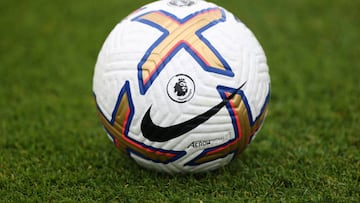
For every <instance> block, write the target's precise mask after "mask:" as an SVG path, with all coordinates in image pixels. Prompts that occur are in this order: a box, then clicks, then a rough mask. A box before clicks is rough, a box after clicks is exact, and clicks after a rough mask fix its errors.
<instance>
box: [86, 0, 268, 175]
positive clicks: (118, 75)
mask: <svg viewBox="0 0 360 203" xmlns="http://www.w3.org/2000/svg"><path fill="white" fill-rule="evenodd" d="M93 92H94V96H95V101H96V104H97V110H98V115H99V117H100V121H101V123H102V124H103V127H104V129H105V131H106V133H107V135H108V136H109V138H110V139H111V140H112V141H113V143H114V144H115V146H116V147H117V148H119V149H120V151H122V152H123V153H125V154H127V155H128V156H129V157H131V158H132V159H133V160H135V162H137V163H138V164H140V165H141V166H144V167H146V168H150V169H155V170H158V171H162V172H167V173H187V172H202V171H208V170H213V169H216V168H219V167H221V166H224V165H226V164H228V163H229V162H230V161H231V160H233V159H234V158H235V157H236V156H237V155H238V154H239V153H241V152H242V151H243V150H244V149H245V148H246V147H247V145H248V144H249V143H250V142H251V141H252V140H253V138H254V137H255V135H256V133H257V132H258V131H259V129H260V127H261V126H262V123H263V121H264V119H265V117H266V112H267V104H268V101H269V95H270V76H269V72H268V66H267V63H266V57H265V54H264V51H263V49H262V47H261V45H260V44H259V42H258V41H257V39H256V38H255V36H254V34H253V33H252V32H251V31H250V30H249V29H248V28H247V27H246V26H245V25H244V24H243V23H242V22H241V21H240V20H239V19H238V18H236V17H235V16H234V15H233V14H231V13H230V12H229V11H227V10H226V9H224V8H222V7H219V6H217V5H215V4H213V3H209V2H206V1H202V0H161V1H156V2H153V3H150V4H148V5H145V6H143V7H142V8H140V9H138V10H136V11H135V12H133V13H131V14H130V15H129V16H127V17H126V18H125V19H123V20H122V21H121V22H119V23H118V24H117V25H116V26H115V28H114V29H113V30H112V31H111V33H110V34H109V36H108V37H107V39H106V41H105V42H104V44H103V46H102V48H101V51H100V53H99V55H98V59H97V62H96V66H95V71H94V77H93Z"/></svg>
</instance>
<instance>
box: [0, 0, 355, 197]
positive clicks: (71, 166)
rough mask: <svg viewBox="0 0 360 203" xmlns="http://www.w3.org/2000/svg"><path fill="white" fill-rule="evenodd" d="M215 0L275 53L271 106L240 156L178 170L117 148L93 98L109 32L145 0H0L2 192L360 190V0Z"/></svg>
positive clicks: (323, 193) (321, 193)
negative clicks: (192, 171) (205, 168)
mask: <svg viewBox="0 0 360 203" xmlns="http://www.w3.org/2000/svg"><path fill="white" fill-rule="evenodd" d="M146 2H149V1H146ZM215 2H216V3H218V4H220V5H222V6H224V7H226V8H228V9H229V10H230V11H232V12H233V13H235V14H236V15H237V16H238V17H239V18H240V19H242V20H243V22H245V23H246V24H247V25H248V26H249V27H250V29H252V30H253V32H254V33H255V34H256V35H257V37H258V39H259V41H260V42H261V43H262V45H263V47H264V49H265V52H266V53H267V57H268V64H269V66H270V71H271V72H270V73H271V78H272V98H271V103H270V110H269V114H268V117H267V120H266V121H265V125H264V126H263V128H262V130H261V132H260V134H259V135H258V137H257V139H256V140H255V141H254V142H253V144H252V145H251V146H250V147H249V148H248V149H247V150H246V151H245V152H244V153H243V154H242V155H240V157H239V158H238V159H237V160H235V161H234V162H232V163H231V164H230V165H228V166H226V167H224V168H222V169H220V170H217V171H214V172H209V173H203V174H196V175H176V176H169V175H165V174H158V173H155V172H152V171H148V170H145V169H142V168H140V167H139V166H137V165H136V164H135V163H134V162H133V161H131V160H129V159H128V158H126V157H124V156H120V155H119V153H118V151H117V149H116V148H115V147H113V145H112V144H111V143H110V142H109V140H108V138H107V137H106V136H105V134H104V132H103V129H102V127H101V126H100V123H99V121H98V118H97V115H96V112H95V104H94V101H93V97H92V89H91V86H92V74H93V68H94V64H95V61H96V57H97V53H98V51H99V50H100V47H101V45H102V43H103V41H104V40H105V38H106V36H107V35H108V33H109V32H110V30H111V29H112V28H113V27H114V25H115V24H116V23H117V22H119V20H120V19H122V18H123V17H125V16H126V15H127V14H128V13H130V12H131V11H133V10H134V9H136V8H138V7H139V6H140V5H141V4H143V3H144V2H140V1H131V0H128V1H119V0H109V1H106V2H104V1H100V0H91V1H69V0H64V1H45V0H37V1H25V0H16V1H1V2H0V13H1V17H0V26H1V29H0V85H1V86H0V98H1V99H0V202H28V201H29V202H52V201H53V202H59V201H60V202H77V201H81V202H107V201H119V202H241V201H247V200H251V201H260V202H262V201H275V202H279V201H283V202H293V201H294V202H298V201H300V202H308V201H314V202H357V201H359V199H360V195H359V194H360V170H359V169H360V152H359V149H360V139H359V134H358V133H359V132H360V125H359V124H360V102H359V99H360V60H359V58H360V44H359V36H360V21H359V19H360V13H359V8H360V3H359V1H350V0H343V1H340V0H317V1H314V0H303V1H295V0H289V1H281V0H275V1H268V0H254V1H237V0H229V1H220V0H217V1H215Z"/></svg>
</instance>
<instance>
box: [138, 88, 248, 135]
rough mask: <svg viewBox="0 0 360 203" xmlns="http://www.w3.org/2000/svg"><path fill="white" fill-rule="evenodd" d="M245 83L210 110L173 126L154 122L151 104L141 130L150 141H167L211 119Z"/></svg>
mask: <svg viewBox="0 0 360 203" xmlns="http://www.w3.org/2000/svg"><path fill="white" fill-rule="evenodd" d="M245 84H246V82H244V83H243V84H242V85H241V86H240V87H239V88H237V89H236V90H235V91H234V92H233V93H232V94H231V95H230V96H228V97H227V98H225V99H224V100H223V101H222V102H220V103H219V104H217V105H216V106H214V107H212V108H211V109H209V110H208V111H206V112H204V113H202V114H200V115H198V116H196V117H194V118H192V119H190V120H187V121H185V122H182V123H179V124H176V125H173V126H168V127H161V126H158V125H156V124H154V123H153V121H152V119H151V117H150V110H151V106H150V107H149V109H148V110H147V112H146V113H145V115H144V117H143V119H142V122H141V131H142V133H143V136H144V137H145V138H147V139H148V140H150V141H154V142H166V141H169V140H171V139H174V138H177V137H179V136H181V135H183V134H185V133H187V132H189V131H191V130H193V129H195V128H196V127H198V126H199V125H201V124H202V123H204V122H205V121H207V120H209V119H210V118H211V117H212V116H214V115H215V114H216V113H217V112H219V111H220V109H221V108H222V107H224V106H225V105H226V104H227V103H228V102H229V100H231V99H232V98H233V97H234V96H235V94H236V93H237V92H238V91H239V90H240V89H241V88H242V87H243V86H244V85H245Z"/></svg>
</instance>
